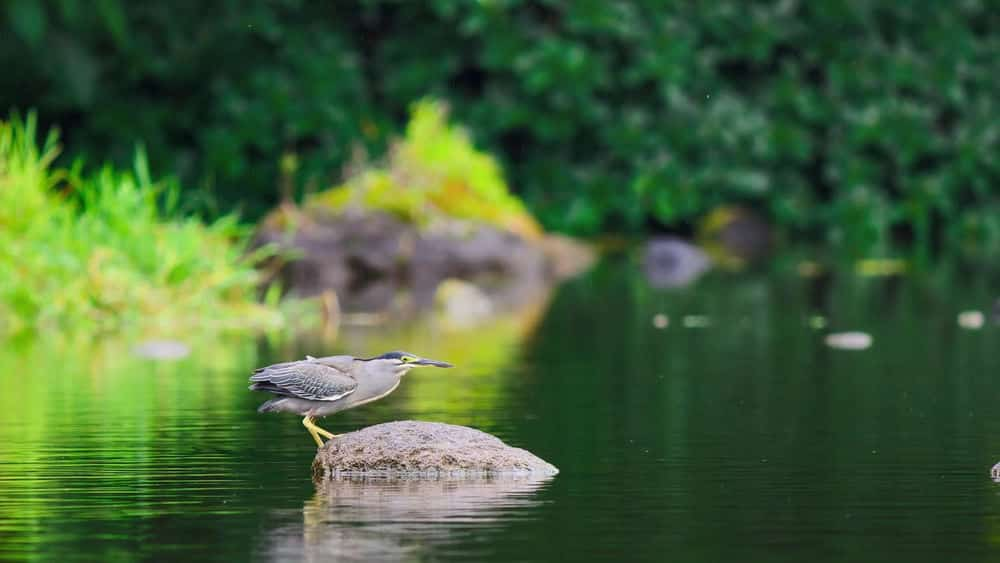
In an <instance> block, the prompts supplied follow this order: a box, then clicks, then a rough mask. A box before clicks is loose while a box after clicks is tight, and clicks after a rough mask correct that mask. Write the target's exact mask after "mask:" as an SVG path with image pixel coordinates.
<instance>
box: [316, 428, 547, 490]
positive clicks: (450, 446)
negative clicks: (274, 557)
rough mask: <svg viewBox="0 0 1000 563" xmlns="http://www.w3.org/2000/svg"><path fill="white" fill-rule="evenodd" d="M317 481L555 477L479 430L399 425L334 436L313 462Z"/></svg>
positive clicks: (541, 464)
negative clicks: (365, 477)
mask: <svg viewBox="0 0 1000 563" xmlns="http://www.w3.org/2000/svg"><path fill="white" fill-rule="evenodd" d="M312 469H313V476H314V477H315V478H317V479H323V478H328V477H335V476H339V475H426V476H441V475H450V476H456V475H459V476H461V475H466V476H468V475H555V474H556V473H558V472H559V470H558V469H556V468H555V466H553V465H552V464H550V463H547V462H545V461H543V460H542V459H540V458H538V457H537V456H535V455H534V454H532V453H530V452H528V451H526V450H522V449H520V448H514V447H511V446H508V445H507V444H504V443H503V442H502V441H501V440H500V439H499V438H497V437H495V436H492V435H490V434H487V433H485V432H482V431H479V430H475V429H473V428H468V427H465V426H455V425H451V424H442V423H439V422H420V421H413V420H407V421H400V422H388V423H385V424H377V425H375V426H369V427H368V428H363V429H361V430H358V431H356V432H351V433H348V434H343V435H340V436H338V437H336V438H334V439H332V440H330V441H328V442H327V443H326V444H324V445H323V447H322V448H320V449H319V451H318V452H317V453H316V458H315V459H314V460H313V466H312Z"/></svg>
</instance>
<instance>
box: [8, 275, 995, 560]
mask: <svg viewBox="0 0 1000 563" xmlns="http://www.w3.org/2000/svg"><path fill="white" fill-rule="evenodd" d="M988 282H989V280H987V281H986V282H984V281H982V280H979V279H977V278H975V277H968V276H955V277H949V276H948V275H945V274H939V273H936V272H935V273H932V274H926V275H925V274H919V273H918V274H915V275H913V276H910V277H907V278H886V279H863V278H859V277H857V276H854V275H851V274H845V275H835V276H833V277H828V278H823V277H820V278H812V279H805V280H803V279H801V278H799V277H797V276H796V275H793V274H788V275H786V274H781V273H778V274H743V275H728V274H723V273H711V274H709V275H707V276H706V277H704V278H703V279H701V280H699V282H698V283H697V284H696V285H694V286H693V287H689V288H685V289H674V290H656V289H652V288H651V287H650V286H649V285H648V284H647V283H646V282H645V281H644V280H643V279H642V277H641V276H640V275H638V274H637V272H636V271H635V270H634V269H633V268H632V267H631V266H630V265H628V264H622V263H614V262H611V263H607V264H605V265H604V266H603V267H601V268H598V269H597V270H595V271H594V272H593V273H592V274H590V275H588V276H585V277H583V278H581V279H578V280H575V281H573V282H571V283H570V284H568V285H567V286H565V287H564V288H562V289H561V290H560V291H559V292H558V293H557V294H556V295H555V296H554V297H553V298H552V300H551V301H550V302H546V301H542V302H540V303H539V304H537V305H535V306H532V307H528V308H526V309H524V310H522V311H518V312H513V313H509V314H506V315H504V316H500V317H498V318H496V319H493V320H492V321H490V322H487V323H484V324H482V325H477V326H474V327H456V326H449V325H448V324H447V323H446V322H443V321H442V320H441V319H438V318H435V317H433V316H431V317H425V318H422V319H418V320H416V321H414V322H408V323H400V324H396V325H392V326H375V327H367V328H365V327H345V328H344V329H343V330H341V332H340V335H339V337H338V339H337V340H336V341H329V340H323V339H321V338H315V339H312V340H303V341H299V342H294V343H287V344H273V343H270V344H268V343H265V344H264V345H263V346H259V345H258V342H257V341H256V340H254V339H249V338H230V339H219V338H210V337H199V336H197V335H185V339H184V340H185V341H186V342H188V343H189V344H191V345H192V346H193V350H192V353H191V355H190V356H189V357H187V358H184V359H182V360H178V361H173V362H157V361H152V360H147V359H142V358H138V357H136V356H134V355H133V354H132V353H131V349H132V345H133V343H131V342H127V341H125V340H121V339H119V340H115V339H99V338H94V339H91V340H81V341H78V342H54V341H45V342H41V341H25V342H18V343H9V345H8V346H5V347H4V348H3V351H2V352H0V384H2V385H0V387H2V389H3V392H2V393H0V559H2V558H4V557H5V556H14V557H17V558H23V557H25V556H31V555H34V556H36V557H39V558H45V559H51V558H57V557H64V558H67V557H68V558H72V556H74V555H75V556H76V557H82V558H89V559H131V558H136V557H145V558H150V559H163V558H176V557H179V556H187V557H192V558H197V559H199V560H201V559H225V560H247V559H280V558H290V559H302V558H305V557H308V556H310V554H313V555H316V554H318V555H319V556H327V555H330V554H337V555H341V556H359V554H362V553H366V551H365V550H374V551H375V552H378V553H383V554H386V553H387V554H389V555H392V556H397V555H398V556H399V557H400V558H404V559H405V558H415V557H423V558H427V559H434V560H460V561H467V560H485V561H490V560H492V561H507V560H552V559H555V558H569V559H573V560H580V561H587V560H625V559H628V560H659V559H661V558H662V557H663V554H665V553H669V554H674V555H675V556H677V557H679V558H680V559H682V560H691V559H702V560H734V559H737V558H739V559H740V560H761V561H765V560H766V561H773V560H776V559H779V560H780V559H787V560H802V559H804V558H806V557H809V558H810V559H818V560H845V559H848V560H850V559H865V558H867V559H876V560H894V559H906V560H908V561H911V562H912V561H920V560H924V561H933V560H941V559H943V558H945V557H946V556H949V555H954V554H955V553H958V554H959V555H961V556H962V557H958V558H959V559H980V560H988V559H989V558H990V555H991V554H992V555H995V553H994V552H993V551H991V550H994V549H995V546H996V542H997V538H998V537H1000V534H998V532H997V530H998V529H1000V525H998V522H1000V518H998V515H1000V489H998V488H997V487H996V486H995V485H994V484H993V483H992V482H990V481H989V480H988V478H987V477H986V473H987V471H988V468H989V467H990V466H991V465H992V464H993V463H995V462H996V461H997V459H1000V439H998V438H997V436H1000V419H998V418H997V417H996V416H995V405H996V402H997V398H998V396H1000V383H998V380H997V378H996V374H997V373H1000V352H998V350H1000V347H998V343H1000V340H998V338H1000V327H996V326H993V325H988V326H986V327H984V328H983V329H982V330H978V331H966V330H963V329H960V328H959V327H958V326H957V324H956V315H957V313H958V312H959V311H961V310H965V309H970V308H983V307H984V305H985V304H988V303H989V302H990V299H991V298H992V297H993V295H992V294H991V291H992V288H993V287H996V286H995V285H994V284H991V283H988ZM657 314H662V315H665V316H666V317H667V318H669V323H668V325H667V326H666V327H665V328H657V327H656V326H655V325H654V323H653V318H654V316H655V315H657ZM817 315H822V316H823V317H824V318H826V319H827V321H828V327H829V328H828V329H824V330H817V329H815V328H813V326H811V324H810V319H811V318H812V317H814V316H817ZM685 317H698V318H701V319H703V320H704V321H705V322H698V323H689V324H688V326H685V322H684V319H685ZM826 330H864V331H867V332H869V333H871V334H872V335H873V338H874V345H873V346H872V348H871V349H870V350H867V351H864V352H848V351H839V350H831V349H829V348H827V347H826V346H825V345H824V344H823V334H824V332H825V331H826ZM396 348H402V349H407V350H411V351H413V352H416V353H419V354H421V355H426V356H429V357H434V358H439V359H444V360H448V361H452V362H454V363H456V364H457V365H458V367H457V368H455V369H453V370H437V371H434V372H430V371H425V372H414V373H412V374H411V375H408V376H407V377H406V379H405V380H404V383H403V385H402V386H401V387H400V389H399V390H398V391H397V392H395V393H393V394H392V395H391V396H389V397H388V398H386V399H385V400H383V401H379V402H378V403H374V404H372V405H369V406H366V407H363V408H359V409H355V410H352V411H348V412H346V413H343V414H341V415H338V416H334V417H330V418H329V419H327V420H326V421H324V426H325V427H328V428H329V429H330V430H332V431H334V432H343V431H349V430H352V429H354V428H357V427H361V426H365V425H368V424H375V423H379V422H385V421H388V420H396V419H403V418H416V419H425V420H440V421H443V422H452V423H460V424H469V425H473V426H477V427H479V428H482V429H484V430H488V431H490V432H494V433H495V434H497V435H499V436H500V437H501V438H503V439H504V440H506V441H508V442H510V443H512V444H514V445H517V446H521V447H525V448H527V449H529V450H531V451H534V452H535V453H538V454H539V455H540V456H541V457H543V458H545V459H546V460H548V461H551V462H553V463H554V464H555V465H556V466H558V467H559V468H560V469H561V473H560V475H559V476H558V477H556V478H555V479H553V480H552V481H551V482H549V483H547V484H545V485H544V486H540V487H537V488H534V487H529V488H528V489H530V490H524V491H522V490H520V489H518V488H516V487H515V489H516V490H512V491H508V489H507V488H505V487H495V488H494V489H475V488H472V489H463V488H460V487H459V488H446V489H445V490H446V491H447V492H440V491H439V490H438V489H436V488H435V487H450V486H447V485H440V484H435V485H432V486H427V487H423V488H420V487H417V488H403V489H400V488H399V487H400V485H399V484H391V483H390V484H385V483H383V484H381V485H377V486H372V487H368V486H365V485H364V484H358V483H348V484H345V485H343V486H341V487H339V488H337V487H334V488H325V489H324V488H322V487H321V488H320V489H317V488H315V487H314V485H313V483H312V482H311V480H310V479H309V463H310V461H311V459H312V455H313V451H314V450H313V449H312V446H311V440H310V438H309V436H308V434H307V433H306V432H305V431H304V430H303V429H302V427H301V424H300V423H299V421H298V420H297V418H296V417H294V416H280V415H270V416H265V415H258V414H256V413H255V412H254V409H255V407H256V406H257V404H259V403H260V402H261V401H263V400H264V399H265V397H264V396H263V395H260V394H256V393H250V392H248V391H247V390H246V378H247V375H248V374H249V372H250V371H251V370H252V368H253V367H255V366H257V365H262V364H266V363H271V362H275V361H281V360H286V359H290V358H298V357H302V356H303V355H304V354H307V353H308V354H314V355H316V354H319V353H323V354H325V353H340V352H348V353H354V354H365V355H367V354H373V353H377V352H381V351H386V350H390V349H396ZM494 493H496V494H494ZM478 494H482V495H483V496H482V497H477V495H478ZM447 495H452V496H450V497H448V496H447ZM442 496H444V497H445V498H443V499H442ZM449 499H450V500H449ZM437 500H442V502H444V504H443V505H442V504H439V503H436V502H432V501H437ZM393 502H395V503H396V504H392V503H393ZM394 507H395V508H394ZM453 509H454V510H453ZM393 510H396V512H393ZM331 538H341V539H342V540H343V541H342V542H333V543H331V541H329V540H330V539H331ZM421 538H424V539H426V538H431V539H427V541H423V540H422V539H421ZM357 541H361V542H364V543H363V544H357V543H355V542H357ZM351 545H355V548H353V551H351V549H352V548H351V547H350V546H351ZM337 550H341V551H337ZM344 550H346V551H344ZM380 550H381V551H380Z"/></svg>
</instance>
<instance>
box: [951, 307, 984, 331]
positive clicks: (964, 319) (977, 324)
mask: <svg viewBox="0 0 1000 563" xmlns="http://www.w3.org/2000/svg"><path fill="white" fill-rule="evenodd" d="M985 324H986V315H984V314H983V313H982V311H962V312H961V313H959V314H958V326H960V327H962V328H967V329H969V330H978V329H981V328H983V325H985Z"/></svg>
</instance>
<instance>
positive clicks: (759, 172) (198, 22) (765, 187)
mask: <svg viewBox="0 0 1000 563" xmlns="http://www.w3.org/2000/svg"><path fill="white" fill-rule="evenodd" d="M88 6H90V3H85V2H81V1H79V0H61V1H51V2H46V3H39V2H35V1H33V0H10V1H9V2H8V4H7V8H6V11H5V16H4V17H5V18H6V21H5V26H7V27H9V28H11V29H12V30H13V31H14V32H15V33H10V34H4V35H3V36H2V38H0V47H2V48H0V57H2V60H0V62H2V63H3V68H5V69H7V70H6V72H4V73H3V77H2V80H3V81H4V82H3V84H0V86H2V88H0V96H2V98H0V103H2V104H4V105H15V106H38V107H39V108H40V109H41V110H42V115H44V116H45V117H46V118H47V119H51V120H54V121H58V122H62V123H63V124H64V125H65V126H66V127H67V129H68V132H69V133H68V141H69V145H70V147H71V149H72V150H73V151H74V152H76V153H94V154H99V155H100V156H102V157H105V156H117V157H118V158H125V157H126V156H127V155H128V154H130V150H131V147H132V143H133V142H134V141H135V140H136V139H142V140H144V141H145V142H146V143H147V146H148V147H149V150H150V154H151V157H152V158H153V160H154V163H155V164H156V165H157V167H163V168H165V169H173V170H177V171H179V172H180V173H181V174H182V176H183V177H185V178H188V179H191V180H195V181H196V182H195V184H194V185H198V186H200V187H201V191H198V192H196V193H192V194H191V196H192V198H193V197H194V196H195V195H198V196H204V197H203V198H201V199H204V200H205V201H217V202H218V203H219V204H220V205H224V206H226V207H228V206H230V205H232V204H234V203H235V202H237V201H239V202H241V203H243V204H245V205H248V206H250V207H251V208H254V207H256V208H258V209H259V208H262V207H264V206H266V205H270V204H272V203H273V202H274V201H276V200H277V199H278V197H279V186H280V187H282V189H284V190H286V191H291V190H293V189H295V190H300V191H301V190H307V189H310V186H312V187H315V188H321V187H325V186H327V185H331V184H333V183H334V182H335V181H337V180H338V179H339V171H340V170H341V167H342V166H343V165H344V164H345V163H346V162H348V161H349V160H350V154H351V151H352V147H354V146H360V147H362V148H365V149H367V150H370V151H371V150H375V151H378V150H379V149H380V148H381V147H384V145H385V141H386V139H387V138H388V135H389V134H391V133H392V132H394V131H396V132H398V131H399V130H400V129H401V127H402V124H403V122H404V118H405V115H406V109H407V107H408V106H409V105H410V104H411V103H412V102H413V101H414V100H416V99H419V98H422V97H424V96H428V95H430V96H435V97H438V98H441V99H443V100H446V101H447V102H448V103H449V104H450V106H451V108H452V111H453V115H454V117H455V119H456V120H457V121H459V122H461V123H464V124H466V125H467V126H468V127H469V128H470V130H471V132H472V134H473V135H474V137H475V139H476V141H477V142H478V143H479V144H480V145H481V146H483V147H486V148H488V149H491V150H493V151H495V152H496V153H497V154H498V155H499V156H500V157H501V159H502V161H503V163H504V165H505V167H506V168H507V170H508V172H509V177H510V180H511V183H512V185H513V186H514V187H515V189H516V190H517V191H518V192H519V193H520V194H521V195H522V196H523V197H524V198H525V199H526V201H527V202H528V204H529V206H531V208H532V209H533V211H535V213H536V214H537V215H538V216H539V217H540V219H541V220H542V221H543V223H545V224H546V225H547V226H549V227H554V228H557V229H561V230H565V231H569V232H576V233H595V232H599V231H635V230H639V229H642V228H644V227H648V226H650V225H651V224H652V225H662V226H666V227H668V228H674V229H684V228H688V227H690V226H691V225H692V224H694V223H695V222H696V221H697V220H698V219H699V218H700V217H702V216H703V215H704V214H705V213H706V212H707V210H709V209H711V208H713V207H715V206H717V205H719V204H722V203H732V202H737V203H743V204H746V205H750V206H752V207H755V208H757V209H759V210H761V211H762V212H764V213H766V214H767V215H768V216H769V217H771V218H772V219H773V221H774V222H776V223H777V224H779V225H781V226H783V227H785V228H786V230H787V231H788V232H790V233H793V234H795V235H800V234H804V235H809V236H812V237H814V238H819V239H821V240H827V241H832V242H837V243H841V244H844V245H849V246H852V247H861V248H868V249H871V248H878V247H883V248H884V247H885V246H886V245H887V244H888V242H889V241H890V239H892V238H894V237H895V238H903V239H904V240H912V241H916V242H918V243H919V244H920V246H921V247H922V248H928V247H929V246H931V244H932V241H939V240H948V239H950V240H952V241H954V242H957V243H959V244H960V245H962V246H968V247H977V248H978V247H984V246H989V247H991V248H992V249H994V250H996V249H997V248H998V246H1000V197H998V193H1000V188H998V181H1000V159H998V158H997V157H996V155H997V154H1000V150H998V149H1000V140H998V139H1000V111H998V104H1000V101H998V100H1000V81H998V80H997V78H996V77H997V76H1000V56H997V55H998V53H1000V34H998V33H997V32H996V30H997V29H1000V10H997V9H996V6H995V3H993V2H991V1H990V0H961V1H951V0H924V1H923V2H884V1H880V0H851V1H842V0H816V1H810V2H806V1H802V0H771V1H760V2H743V1H738V0H720V1H717V2H694V1H676V2H655V1H641V0H635V1H619V2H595V1H579V2H576V1H573V2H571V1H568V0H567V1H556V0H536V1H528V0H489V1H487V0H484V1H480V2H472V1H466V0H430V1H427V2H388V1H373V0H368V1H362V0H355V1H353V2H336V3H323V2H306V1H304V0H302V1H300V0H275V1H272V2H267V3H261V2H251V1H249V0H246V1H240V0H228V1H225V2H216V3H201V2H177V3H173V2H171V3H151V2H128V3H126V2H124V1H122V0H102V1H101V2H97V3H96V6H97V7H98V9H96V10H91V9H89V8H88ZM201 199H197V198H196V199H194V200H193V203H192V204H193V205H197V204H199V203H200V202H201Z"/></svg>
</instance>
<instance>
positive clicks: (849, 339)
mask: <svg viewBox="0 0 1000 563" xmlns="http://www.w3.org/2000/svg"><path fill="white" fill-rule="evenodd" d="M826 345H827V346H829V347H830V348H837V349H838V350H867V349H868V348H870V347H871V345H872V337H871V335H870V334H868V333H867V332H859V331H853V332H834V333H831V334H828V335H826Z"/></svg>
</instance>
